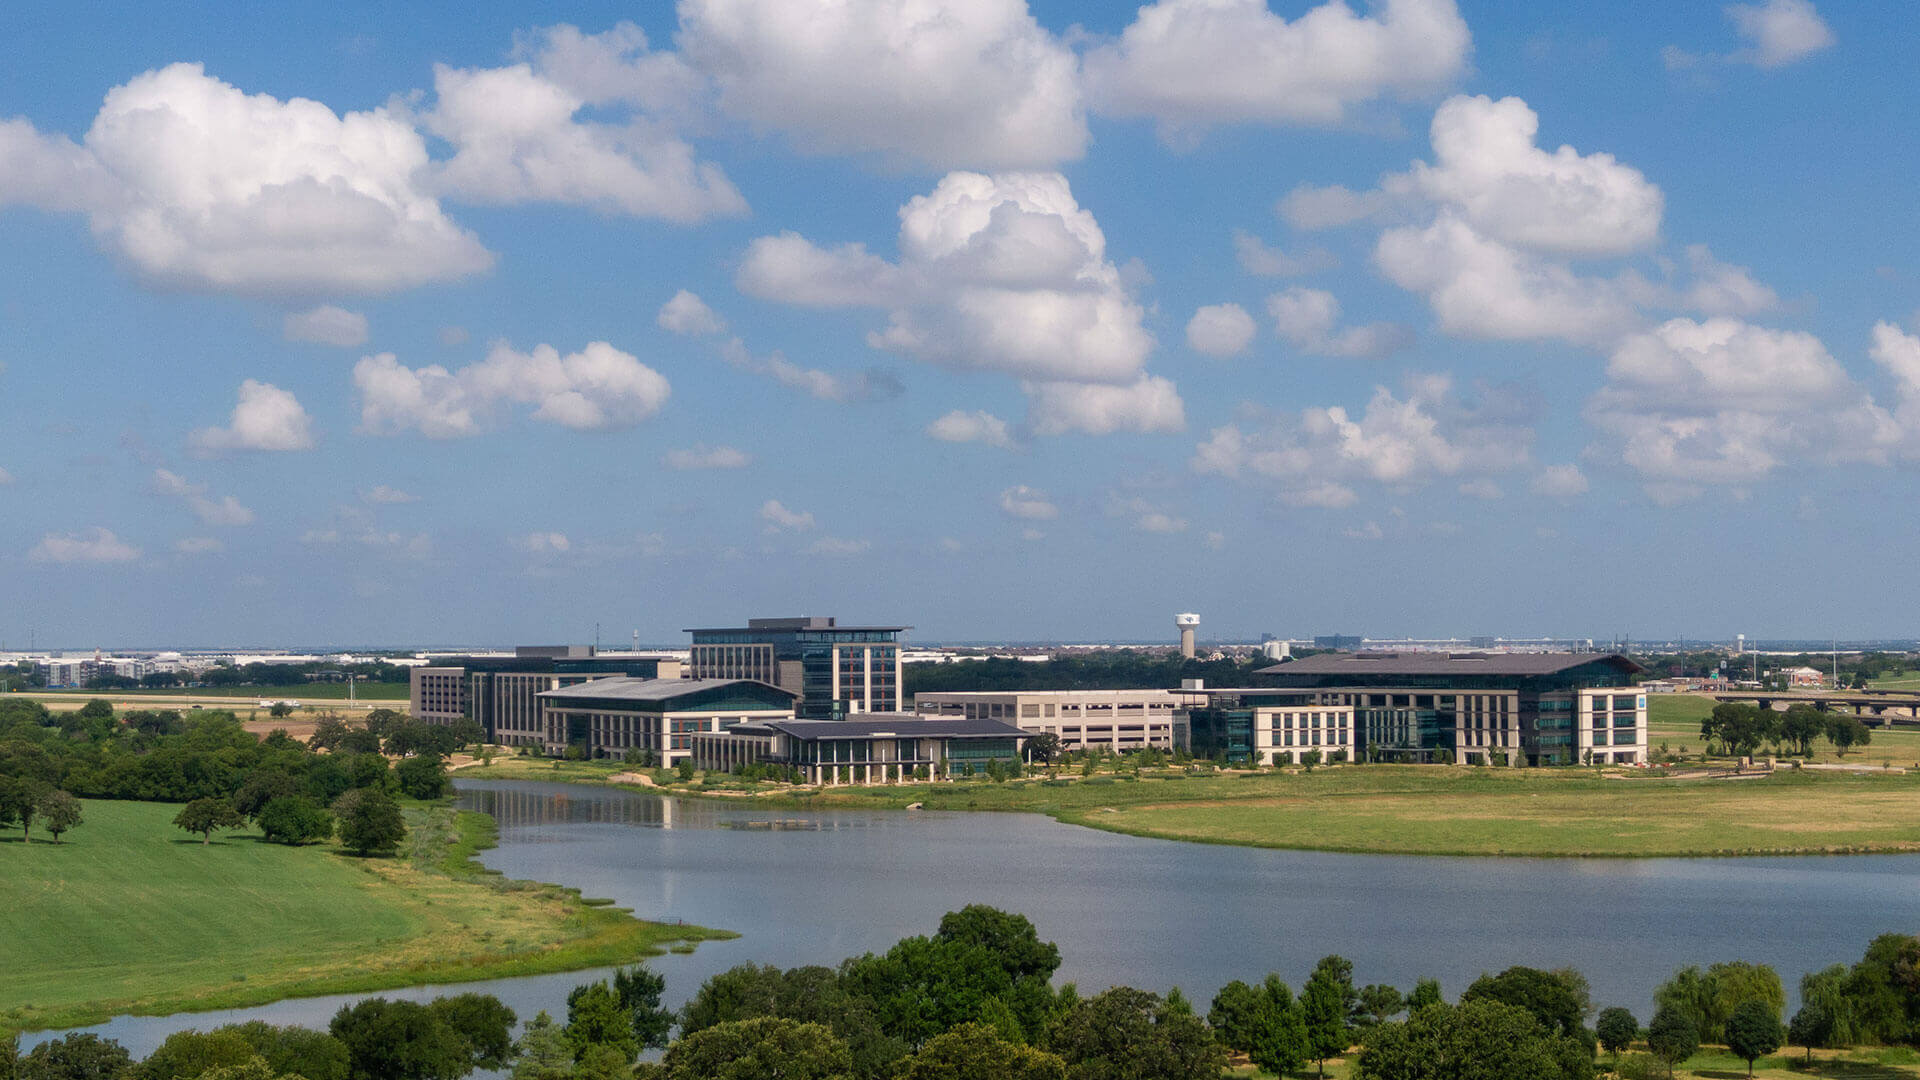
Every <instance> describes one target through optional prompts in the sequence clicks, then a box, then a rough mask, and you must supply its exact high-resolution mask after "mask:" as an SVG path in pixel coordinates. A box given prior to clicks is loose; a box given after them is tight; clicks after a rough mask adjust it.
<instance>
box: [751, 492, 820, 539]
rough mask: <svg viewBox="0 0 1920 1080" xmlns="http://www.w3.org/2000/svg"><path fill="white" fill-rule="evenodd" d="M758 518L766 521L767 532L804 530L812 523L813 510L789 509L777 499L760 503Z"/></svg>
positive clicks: (811, 526) (810, 526)
mask: <svg viewBox="0 0 1920 1080" xmlns="http://www.w3.org/2000/svg"><path fill="white" fill-rule="evenodd" d="M760 520H762V521H764V522H766V523H767V531H768V532H779V531H781V530H786V531H789V532H805V531H806V530H808V529H811V528H813V525H814V521H813V511H811V510H789V509H787V508H786V507H785V506H783V505H781V503H780V500H778V499H768V500H767V501H766V502H764V503H762V504H760Z"/></svg>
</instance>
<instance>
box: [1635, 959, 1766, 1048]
mask: <svg viewBox="0 0 1920 1080" xmlns="http://www.w3.org/2000/svg"><path fill="white" fill-rule="evenodd" d="M1750 1000H1752V1001H1759V1002H1761V1003H1763V1004H1765V1005H1766V1006H1768V1007H1769V1008H1770V1009H1772V1011H1773V1014H1774V1015H1775V1016H1778V1015H1780V1013H1781V1011H1782V1010H1783V1009H1785V1008H1786V1004H1787V993H1786V990H1785V988H1783V987H1782V986H1781V985H1780V976H1779V975H1777V974H1775V972H1774V970H1773V969H1772V968H1770V967H1768V966H1766V965H1765V964H1749V963H1746V962H1745V961H1739V960H1736V961H1732V962H1728V963H1720V964H1714V965H1712V966H1711V967H1709V968H1707V970H1706V971H1704V972H1703V971H1701V970H1700V969H1699V968H1697V967H1685V968H1681V969H1680V970H1679V971H1676V972H1674V973H1673V977H1672V978H1670V979H1668V980H1667V981H1666V982H1664V983H1662V984H1661V985H1660V986H1659V987H1658V988H1656V989H1655V990H1654V992H1653V1001H1654V1004H1655V1005H1657V1006H1662V1007H1671V1008H1673V1009H1676V1010H1678V1011H1679V1012H1680V1013H1681V1014H1683V1015H1684V1016H1686V1018H1687V1019H1688V1020H1689V1021H1691V1022H1692V1023H1693V1026H1694V1030H1696V1031H1698V1032H1699V1033H1700V1040H1701V1041H1702V1042H1714V1043H1717V1042H1725V1041H1726V1024H1727V1018H1728V1017H1730V1016H1732V1015H1733V1010H1734V1009H1736V1008H1738V1007H1739V1005H1740V1003H1741V1002H1744V1001H1750Z"/></svg>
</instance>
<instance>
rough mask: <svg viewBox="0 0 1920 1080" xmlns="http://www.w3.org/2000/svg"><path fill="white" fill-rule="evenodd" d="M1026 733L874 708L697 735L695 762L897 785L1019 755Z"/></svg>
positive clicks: (971, 770) (965, 772) (989, 723)
mask: <svg viewBox="0 0 1920 1080" xmlns="http://www.w3.org/2000/svg"><path fill="white" fill-rule="evenodd" d="M1027 735H1028V733H1027V732H1025V731H1022V730H1021V729H1020V728H1017V727H1015V726H1014V725H1012V724H1009V723H1006V722H1004V721H1000V720H978V719H975V720H969V719H967V718H965V717H946V716H914V715H912V714H909V713H876V714H872V715H869V716H861V717H856V718H854V719H851V720H763V721H758V722H754V723H742V724H736V725H734V726H733V727H731V728H728V729H727V730H725V731H723V732H716V733H712V734H708V733H704V732H703V733H700V734H696V735H694V736H693V738H692V745H693V763H694V764H695V765H697V766H699V767H700V768H703V769H717V770H729V769H732V768H734V767H735V766H738V765H743V764H748V763H752V762H768V763H773V764H779V765H790V766H792V767H794V768H795V769H798V770H799V772H800V776H801V780H802V782H803V783H808V784H892V783H900V782H902V781H911V780H913V779H915V773H916V772H917V771H921V770H924V776H925V777H926V778H927V779H932V780H941V779H950V778H952V777H955V776H970V775H975V774H978V773H980V772H982V771H984V770H985V769H986V768H987V766H988V763H990V762H995V761H998V762H1000V763H1001V764H1003V765H1005V764H1011V763H1013V762H1016V761H1018V760H1020V749H1021V745H1022V744H1023V743H1024V742H1025V741H1026V738H1027Z"/></svg>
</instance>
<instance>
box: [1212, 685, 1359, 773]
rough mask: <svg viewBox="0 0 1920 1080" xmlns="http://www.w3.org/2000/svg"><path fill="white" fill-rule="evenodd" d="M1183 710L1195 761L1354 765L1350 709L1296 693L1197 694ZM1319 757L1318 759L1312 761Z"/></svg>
mask: <svg viewBox="0 0 1920 1080" xmlns="http://www.w3.org/2000/svg"><path fill="white" fill-rule="evenodd" d="M1198 693H1199V695H1200V696H1201V698H1202V702H1201V704H1198V705H1194V706H1190V707H1188V708H1187V710H1186V714H1185V720H1186V726H1187V730H1188V733H1189V742H1188V746H1189V749H1191V750H1192V751H1193V754H1194V756H1195V757H1202V758H1214V759H1220V760H1225V761H1226V762H1228V763H1229V764H1233V765H1244V764H1248V763H1252V764H1255V765H1301V764H1305V763H1306V762H1307V761H1308V760H1309V759H1310V758H1311V760H1314V761H1322V762H1335V761H1354V760H1357V759H1356V758H1355V756H1354V753H1355V751H1354V740H1355V737H1356V733H1355V727H1354V719H1353V707H1352V706H1350V705H1344V704H1339V703H1336V702H1330V701H1323V700H1321V698H1320V695H1318V694H1312V693H1302V692H1300V691H1297V690H1270V689H1264V688H1257V689H1244V688H1242V689H1222V690H1206V691H1199V692H1198ZM1314 754H1318V755H1319V756H1318V757H1317V758H1314V757H1311V756H1312V755H1314Z"/></svg>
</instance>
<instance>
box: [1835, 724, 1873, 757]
mask: <svg viewBox="0 0 1920 1080" xmlns="http://www.w3.org/2000/svg"><path fill="white" fill-rule="evenodd" d="M1827 741H1828V742H1830V743H1832V744H1833V752H1834V753H1836V754H1839V755H1841V756H1842V757H1844V756H1846V753H1847V751H1848V750H1851V749H1853V748H1854V747H1856V746H1866V745H1868V744H1869V743H1871V742H1873V732H1872V731H1869V730H1868V729H1867V725H1866V722H1865V721H1863V720H1861V719H1860V718H1859V717H1857V716H1840V715H1838V714H1835V715H1834V716H1831V717H1829V718H1828V719H1827Z"/></svg>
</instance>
